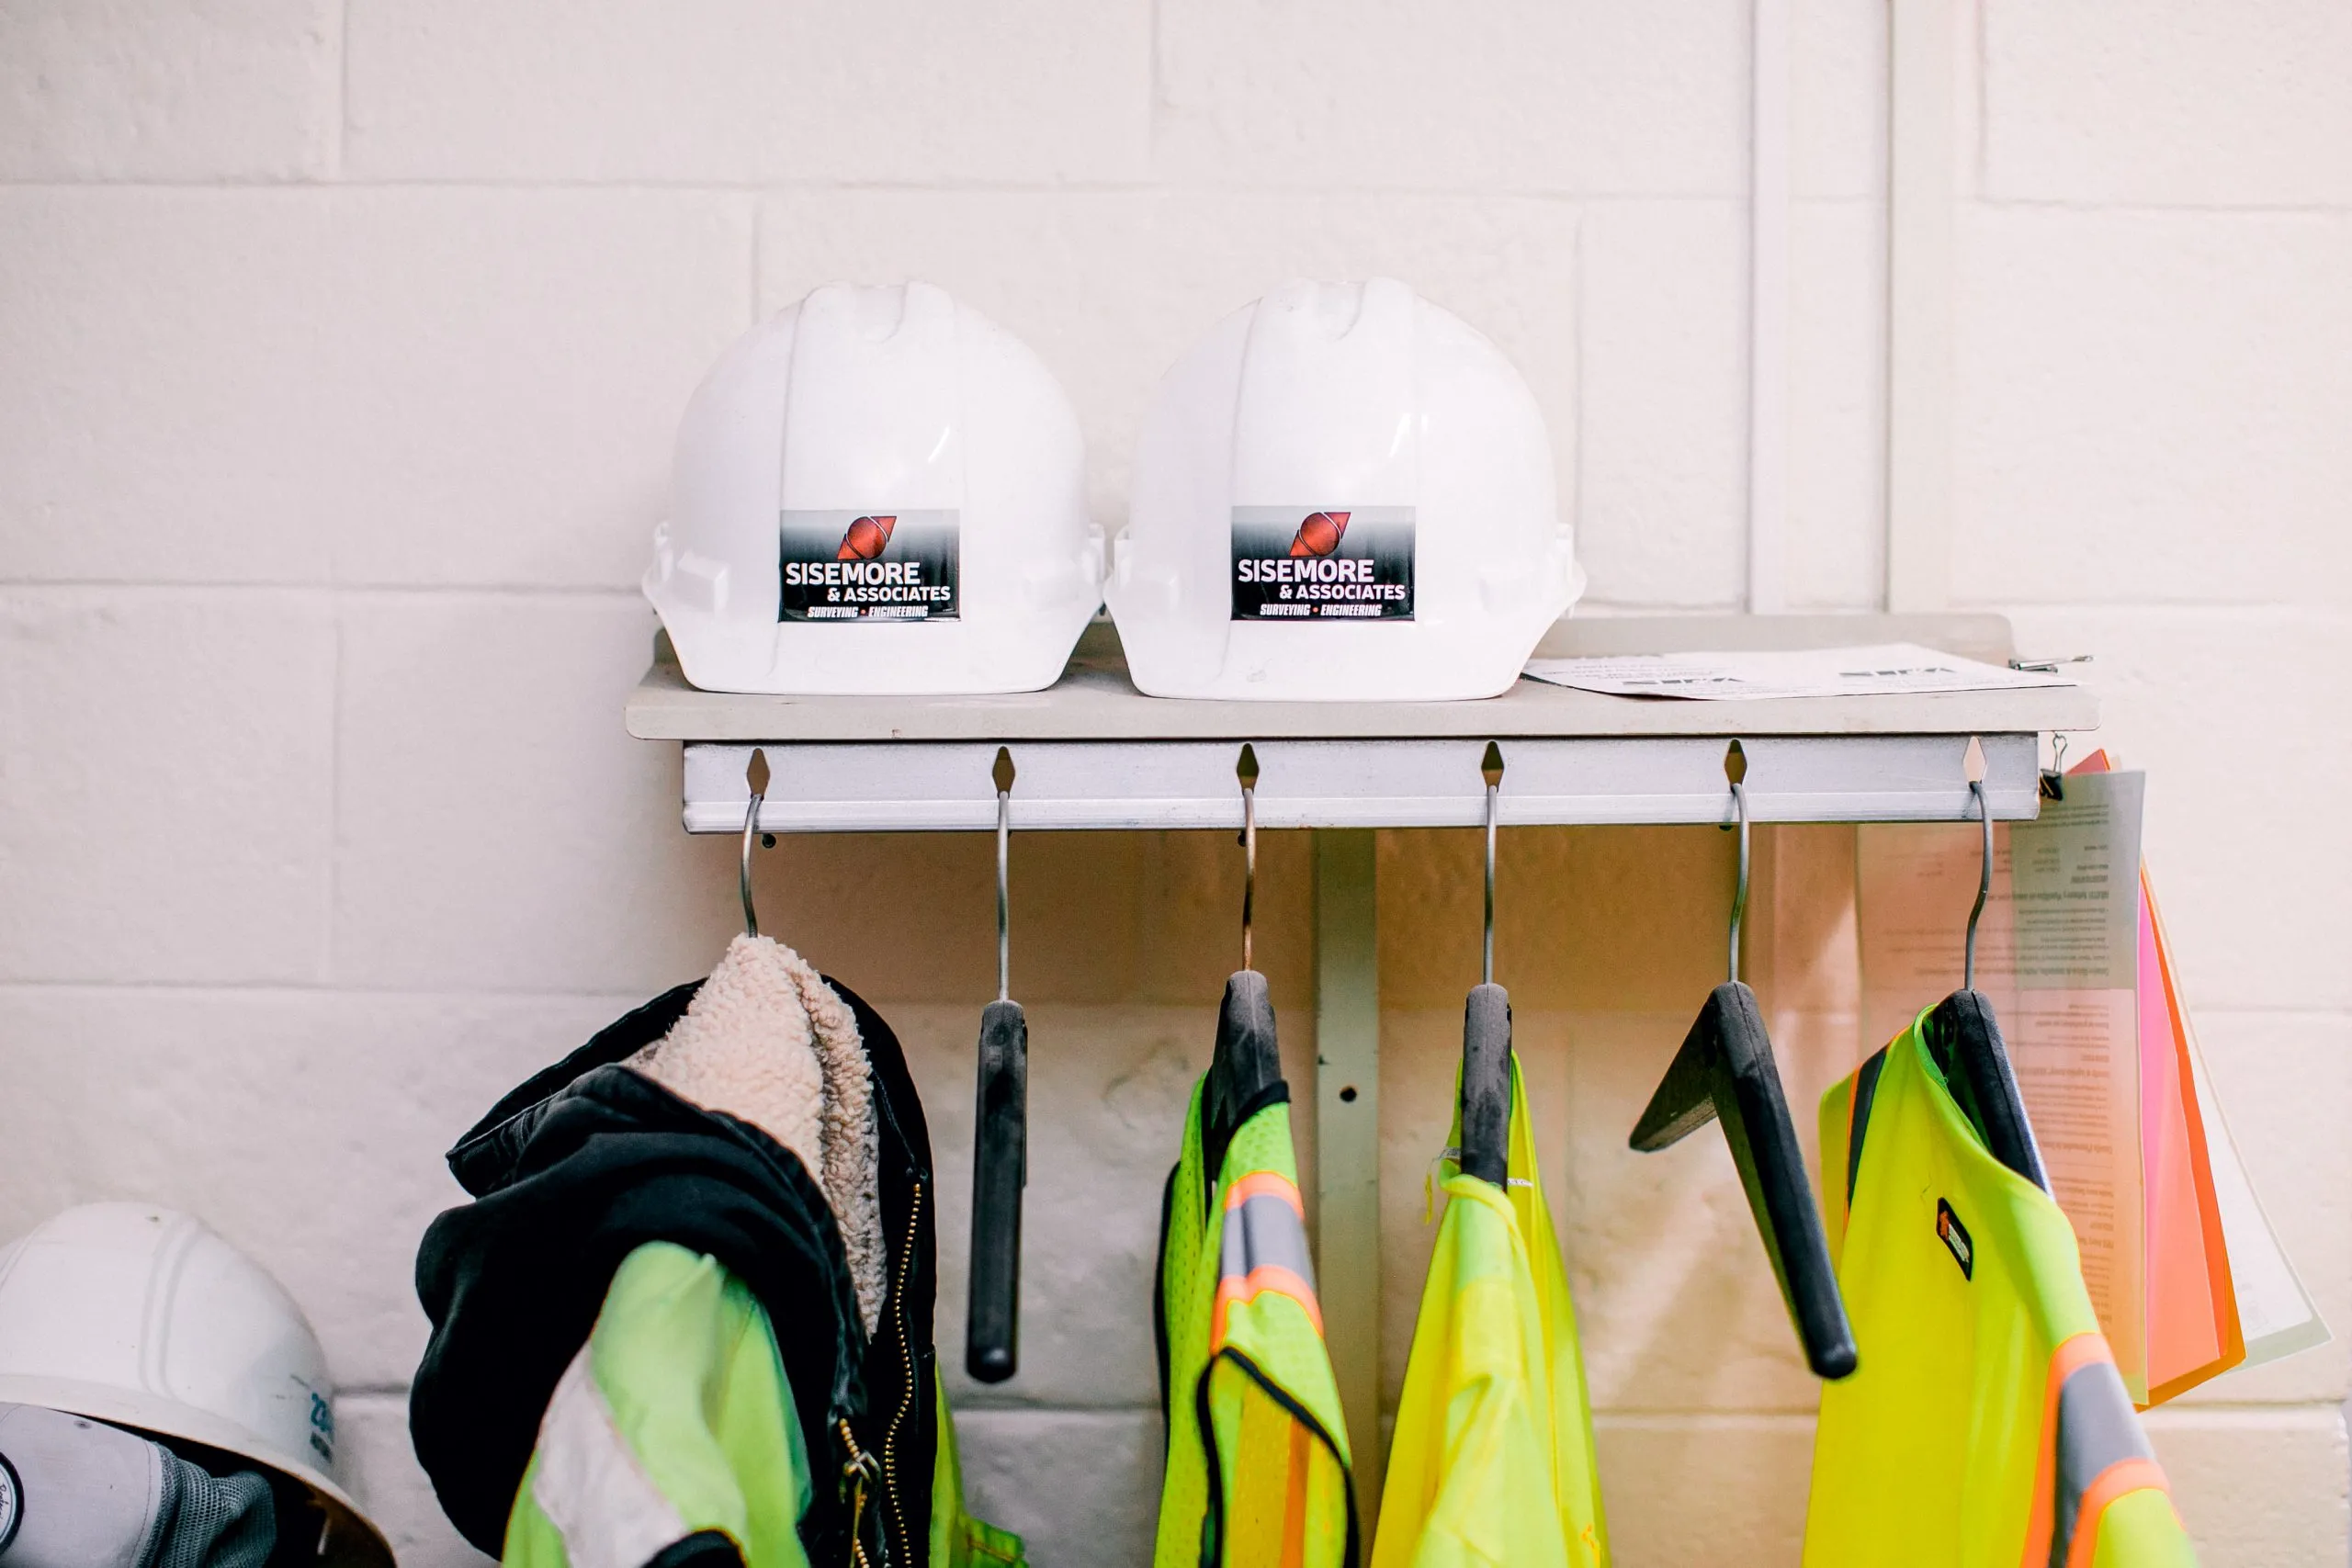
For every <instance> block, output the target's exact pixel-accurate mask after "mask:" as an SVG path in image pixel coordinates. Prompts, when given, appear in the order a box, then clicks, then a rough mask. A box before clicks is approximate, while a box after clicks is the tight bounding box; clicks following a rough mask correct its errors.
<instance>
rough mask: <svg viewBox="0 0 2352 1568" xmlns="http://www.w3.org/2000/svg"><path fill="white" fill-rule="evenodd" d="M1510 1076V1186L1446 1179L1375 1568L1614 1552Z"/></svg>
mask: <svg viewBox="0 0 2352 1568" xmlns="http://www.w3.org/2000/svg"><path fill="white" fill-rule="evenodd" d="M1510 1074H1511V1101H1510V1168H1509V1178H1508V1179H1509V1182H1510V1186H1509V1189H1508V1190H1507V1191H1506V1190H1503V1189H1498V1188H1497V1187H1496V1186H1494V1184H1493V1183H1491V1182H1487V1181H1481V1180H1480V1179H1478V1178H1476V1177H1475V1176H1464V1175H1462V1174H1460V1173H1459V1171H1458V1170H1457V1171H1456V1173H1455V1174H1454V1175H1453V1176H1451V1177H1449V1178H1448V1179H1447V1180H1446V1183H1445V1191H1446V1197H1447V1199H1448V1201H1447V1203H1446V1206H1445V1217H1444V1218H1443V1219H1442V1220H1441V1221H1440V1222H1439V1224H1438V1233H1437V1247H1436V1250H1435V1253H1434V1254H1433V1256H1432V1257H1431V1258H1430V1273H1429V1282H1428V1283H1427V1284H1426V1285H1425V1286H1423V1287H1422V1291H1421V1314H1420V1318H1419V1321H1418V1322H1417V1323H1416V1324H1415V1325H1414V1328H1413V1354H1412V1359H1410V1360H1409V1361H1408V1363H1407V1365H1406V1368H1405V1393H1404V1397H1403V1399H1402V1400H1401V1401H1400V1402H1399V1403H1398V1404H1397V1436H1396V1439H1395V1441H1394V1442H1393V1443H1392V1444H1391V1446H1390V1448H1389V1452H1388V1479H1387V1482H1386V1483H1385V1485H1384V1486H1383V1487H1382V1490H1381V1497H1380V1535H1379V1539H1378V1540H1376V1541H1375V1542H1374V1545H1373V1551H1372V1568H1476V1565H1478V1564H1487V1563H1508V1564H1509V1565H1510V1568H1602V1565H1604V1564H1606V1563H1607V1562H1608V1561H1609V1531H1608V1527H1607V1526H1606V1525H1605V1524H1604V1523H1603V1522H1602V1518H1601V1511H1600V1478H1599V1476H1598V1475H1597V1474H1596V1473H1595V1472H1594V1469H1593V1462H1592V1410H1591V1406H1590V1404H1589V1403H1588V1400H1587V1396H1586V1393H1585V1382H1584V1361H1583V1358H1582V1357H1581V1355H1580V1354H1579V1353H1578V1351H1577V1321H1576V1309H1575V1307H1574V1306H1573V1305H1572V1304H1571V1303H1570V1302H1569V1300H1568V1277H1567V1272H1566V1269H1564V1268H1562V1266H1561V1263H1560V1244H1559V1241H1558V1239H1557V1237H1555V1235H1554V1234H1553V1231H1552V1214H1551V1210H1550V1208H1549V1206H1548V1205H1546V1204H1545V1202H1544V1186H1543V1178H1542V1176H1541V1175H1540V1174H1539V1172H1538V1171H1537V1169H1536V1166H1535V1139H1534V1135H1533V1134H1532V1131H1531V1129H1530V1126H1529V1122H1528V1116H1527V1091H1526V1086H1525V1085H1524V1084H1523V1083H1522V1082H1521V1078H1520V1074H1519V1058H1518V1057H1517V1056H1516V1055H1513V1056H1512V1058H1511V1064H1510ZM1461 1135H1462V1127H1461V1121H1460V1118H1459V1116H1458V1115H1457V1117H1456V1119H1455V1122H1454V1130H1453V1142H1455V1143H1457V1144H1458V1143H1459V1142H1460V1141H1461Z"/></svg>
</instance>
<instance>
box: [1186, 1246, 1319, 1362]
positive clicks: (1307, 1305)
mask: <svg viewBox="0 0 2352 1568" xmlns="http://www.w3.org/2000/svg"><path fill="white" fill-rule="evenodd" d="M1268 1291H1272V1292H1274V1293H1275V1294H1276V1295H1281V1296H1288V1297H1289V1298H1290V1299H1291V1300H1293V1301H1295V1302H1296V1303H1298V1304H1299V1306H1300V1307H1301V1308H1303V1309H1304V1310H1305V1311H1306V1321H1307V1322H1309V1323H1311V1324H1313V1325H1315V1332H1316V1333H1317V1334H1318V1335H1319V1334H1321V1333H1322V1332H1323V1307H1322V1304H1321V1303H1318V1302H1317V1300H1316V1299H1315V1287H1314V1286H1312V1285H1310V1284H1308V1283H1307V1282H1306V1280H1302V1279H1300V1278H1299V1277H1298V1276H1297V1275H1296V1274H1295V1273H1293V1272H1292V1271H1291V1270H1290V1269H1285V1268H1283V1266H1282V1265H1280V1264H1278V1263H1264V1264H1261V1265H1259V1266H1258V1267H1257V1268H1255V1269H1250V1272H1249V1273H1247V1274H1243V1275H1240V1276H1238V1277H1236V1276H1234V1275H1231V1274H1228V1275H1227V1276H1226V1277H1225V1278H1224V1279H1222V1280H1218V1281H1217V1282H1216V1304H1215V1305H1214V1306H1213V1307H1211V1309H1210V1318H1209V1348H1210V1349H1212V1350H1216V1349H1218V1348H1222V1347H1223V1346H1224V1344H1225V1314H1226V1309H1227V1307H1229V1306H1231V1305H1233V1304H1234V1303H1236V1302H1242V1303H1248V1302H1253V1301H1256V1300H1257V1299H1258V1298H1259V1297H1260V1296H1261V1295H1263V1294H1264V1293H1265V1292H1268Z"/></svg>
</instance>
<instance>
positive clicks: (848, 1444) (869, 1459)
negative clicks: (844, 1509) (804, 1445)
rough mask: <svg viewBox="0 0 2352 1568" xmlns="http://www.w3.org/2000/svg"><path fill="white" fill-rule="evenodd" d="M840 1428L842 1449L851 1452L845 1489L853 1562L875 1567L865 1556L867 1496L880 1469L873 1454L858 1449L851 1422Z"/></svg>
mask: <svg viewBox="0 0 2352 1568" xmlns="http://www.w3.org/2000/svg"><path fill="white" fill-rule="evenodd" d="M836 1425H838V1426H839V1427H841V1431H842V1446H843V1447H845V1448H847V1449H848V1450H849V1462H848V1463H847V1464H845V1465H843V1466H842V1489H843V1490H844V1491H846V1492H848V1493H849V1495H850V1504H849V1554H850V1560H851V1561H852V1562H854V1563H855V1564H856V1565H857V1568H872V1561H873V1560H872V1559H871V1558H869V1557H867V1556H866V1555H865V1495H866V1490H867V1488H868V1486H870V1485H871V1484H872V1483H873V1481H874V1478H875V1476H876V1475H877V1474H878V1473H879V1472H880V1467H879V1466H878V1465H876V1463H875V1462H874V1456H873V1455H872V1454H869V1453H866V1452H865V1451H864V1450H861V1449H860V1448H859V1447H858V1446H857V1434H856V1433H854V1432H853V1431H851V1430H850V1425H849V1423H848V1422H847V1421H841V1422H838V1423H836Z"/></svg>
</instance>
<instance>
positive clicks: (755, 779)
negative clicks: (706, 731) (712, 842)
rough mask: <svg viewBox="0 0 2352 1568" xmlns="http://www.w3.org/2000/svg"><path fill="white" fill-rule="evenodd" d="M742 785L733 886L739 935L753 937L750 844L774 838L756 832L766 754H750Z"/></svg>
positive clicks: (756, 917) (756, 926) (756, 918)
mask: <svg viewBox="0 0 2352 1568" xmlns="http://www.w3.org/2000/svg"><path fill="white" fill-rule="evenodd" d="M743 782H744V783H746V784H750V785H751V786H752V800H751V804H750V805H749V806H746V807H744V808H743V860H742V866H741V870H740V872H739V873H738V882H737V886H738V888H739V890H740V891H741V893H742V895H743V934H744V935H745V936H757V935H759V934H760V911H759V909H758V908H756V907H755V906H754V905H753V904H752V840H754V839H763V840H765V841H767V842H768V843H771V844H772V843H774V842H775V835H774V834H766V833H762V832H761V831H760V805H761V803H762V802H763V801H764V800H766V799H767V797H768V754H767V753H766V752H765V751H763V750H753V751H752V761H751V764H750V765H749V766H748V767H746V768H745V769H744V770H743Z"/></svg>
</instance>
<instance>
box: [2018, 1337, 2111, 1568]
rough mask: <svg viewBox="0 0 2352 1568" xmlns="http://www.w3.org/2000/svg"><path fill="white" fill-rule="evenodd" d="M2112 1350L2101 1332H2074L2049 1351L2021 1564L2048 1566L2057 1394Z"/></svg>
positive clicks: (2055, 1498)
mask: <svg viewBox="0 0 2352 1568" xmlns="http://www.w3.org/2000/svg"><path fill="white" fill-rule="evenodd" d="M2114 1359H2115V1352H2114V1350H2113V1349H2112V1348H2109V1345H2108V1343H2107V1336H2105V1335H2103V1334H2097V1333H2091V1334H2077V1335H2075V1337H2073V1338H2071V1339H2068V1340H2066V1341H2065V1342H2064V1343H2063V1344H2061V1345H2060V1346H2059V1347H2058V1348H2057V1349H2055V1350H2053V1351H2052V1352H2051V1355H2050V1379H2049V1382H2046V1383H2045V1384H2043V1386H2042V1390H2041V1450H2040V1453H2039V1456H2038V1457H2037V1458H2036V1459H2035V1461H2034V1465H2033V1514H2032V1517H2030V1518H2029V1519H2028V1520H2027V1521H2026V1527H2025V1555H2024V1557H2023V1559H2022V1560H2021V1562H2022V1568H2049V1562H2050V1557H2051V1552H2052V1541H2051V1539H2050V1536H2051V1531H2052V1529H2055V1528H2056V1527H2057V1521H2058V1510H2057V1505H2058V1485H2057V1482H2058V1395H2059V1393H2061V1392H2062V1391H2063V1390H2064V1388H2065V1386H2066V1380H2067V1379H2068V1378H2069V1377H2071V1376H2073V1375H2074V1373H2075V1369H2076V1368H2078V1367H2085V1366H2088V1365H2089V1364H2090V1363H2092V1362H2093V1361H2106V1362H2109V1363H2110V1364H2111V1363H2112V1362H2113V1361H2114Z"/></svg>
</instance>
